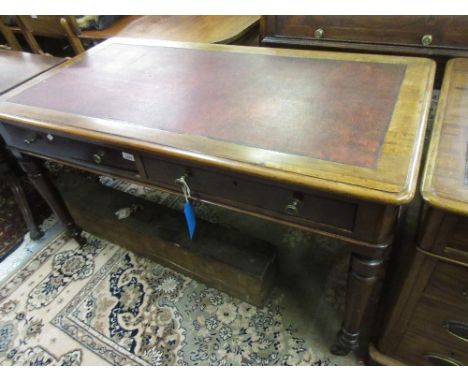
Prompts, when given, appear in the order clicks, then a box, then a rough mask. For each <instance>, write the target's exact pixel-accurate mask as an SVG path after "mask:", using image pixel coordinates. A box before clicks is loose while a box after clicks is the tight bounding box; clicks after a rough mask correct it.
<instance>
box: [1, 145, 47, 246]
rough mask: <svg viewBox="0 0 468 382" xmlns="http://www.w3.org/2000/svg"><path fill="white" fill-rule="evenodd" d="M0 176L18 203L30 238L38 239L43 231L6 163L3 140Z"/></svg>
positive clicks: (21, 187) (21, 188)
mask: <svg viewBox="0 0 468 382" xmlns="http://www.w3.org/2000/svg"><path fill="white" fill-rule="evenodd" d="M0 177H1V178H2V179H4V180H5V182H6V184H7V185H8V187H10V189H11V192H12V193H13V197H14V198H15V201H16V204H18V206H19V208H20V211H21V214H22V215H23V219H24V221H25V222H26V226H27V228H28V231H29V236H30V238H31V239H32V240H37V239H40V238H41V237H42V235H43V232H41V230H39V228H38V227H37V225H36V222H35V221H34V216H33V214H32V212H31V208H30V207H29V203H28V200H27V198H26V194H25V192H24V190H23V186H22V185H21V182H20V180H19V179H18V177H17V176H16V174H15V173H14V172H13V170H12V168H11V167H10V163H8V158H7V152H6V148H5V147H4V145H3V141H0Z"/></svg>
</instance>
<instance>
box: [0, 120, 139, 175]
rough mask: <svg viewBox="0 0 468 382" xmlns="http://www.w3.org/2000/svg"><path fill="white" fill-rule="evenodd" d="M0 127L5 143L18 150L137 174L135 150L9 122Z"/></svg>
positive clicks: (78, 163)
mask: <svg viewBox="0 0 468 382" xmlns="http://www.w3.org/2000/svg"><path fill="white" fill-rule="evenodd" d="M0 131H1V133H2V136H3V138H4V139H5V141H6V143H7V145H8V146H11V147H14V148H16V149H19V150H21V151H26V152H28V153H31V154H36V155H39V156H41V157H46V158H50V159H55V160H59V161H63V162H67V163H71V164H76V165H79V166H82V167H86V168H90V169H93V170H98V171H99V170H101V171H102V172H106V173H111V174H115V175H123V176H127V177H128V176H130V177H133V176H135V175H137V174H138V169H137V166H136V156H135V154H133V153H130V152H127V151H123V150H120V149H118V148H115V147H109V146H107V145H101V144H97V143H89V142H84V141H81V140H78V139H75V138H68V137H64V136H60V135H57V134H54V133H47V132H42V131H38V130H31V129H28V128H23V127H17V126H13V125H9V124H3V128H2V129H1V130H0Z"/></svg>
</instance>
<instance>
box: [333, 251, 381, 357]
mask: <svg viewBox="0 0 468 382" xmlns="http://www.w3.org/2000/svg"><path fill="white" fill-rule="evenodd" d="M383 264H384V256H383V255H382V256H378V257H375V256H374V257H368V256H363V255H360V254H357V253H353V254H352V257H351V266H350V271H349V276H348V289H347V292H346V310H345V318H344V322H343V325H342V327H341V329H340V331H339V332H338V335H337V339H336V343H335V345H333V347H332V349H331V352H332V353H333V354H335V355H346V354H348V353H349V352H350V351H351V350H354V349H356V348H357V347H358V345H359V334H360V328H361V323H362V318H363V316H364V312H365V310H366V307H367V304H368V302H369V299H370V297H371V294H372V291H373V288H374V286H375V284H376V282H377V280H378V277H379V275H380V273H381V271H382V267H383Z"/></svg>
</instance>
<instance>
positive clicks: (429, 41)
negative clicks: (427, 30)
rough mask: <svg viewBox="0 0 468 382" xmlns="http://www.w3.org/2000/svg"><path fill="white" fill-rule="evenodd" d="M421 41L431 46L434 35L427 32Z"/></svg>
mask: <svg viewBox="0 0 468 382" xmlns="http://www.w3.org/2000/svg"><path fill="white" fill-rule="evenodd" d="M421 42H422V44H423V45H424V46H429V45H431V44H432V35H431V34H425V35H424V36H422V39H421Z"/></svg>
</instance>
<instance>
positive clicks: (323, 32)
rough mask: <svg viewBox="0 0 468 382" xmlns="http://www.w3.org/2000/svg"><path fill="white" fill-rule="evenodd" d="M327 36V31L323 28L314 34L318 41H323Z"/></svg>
mask: <svg viewBox="0 0 468 382" xmlns="http://www.w3.org/2000/svg"><path fill="white" fill-rule="evenodd" d="M324 36H325V31H324V30H323V29H322V28H318V29H316V30H315V32H314V37H315V38H317V39H321V38H323V37H324Z"/></svg>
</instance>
